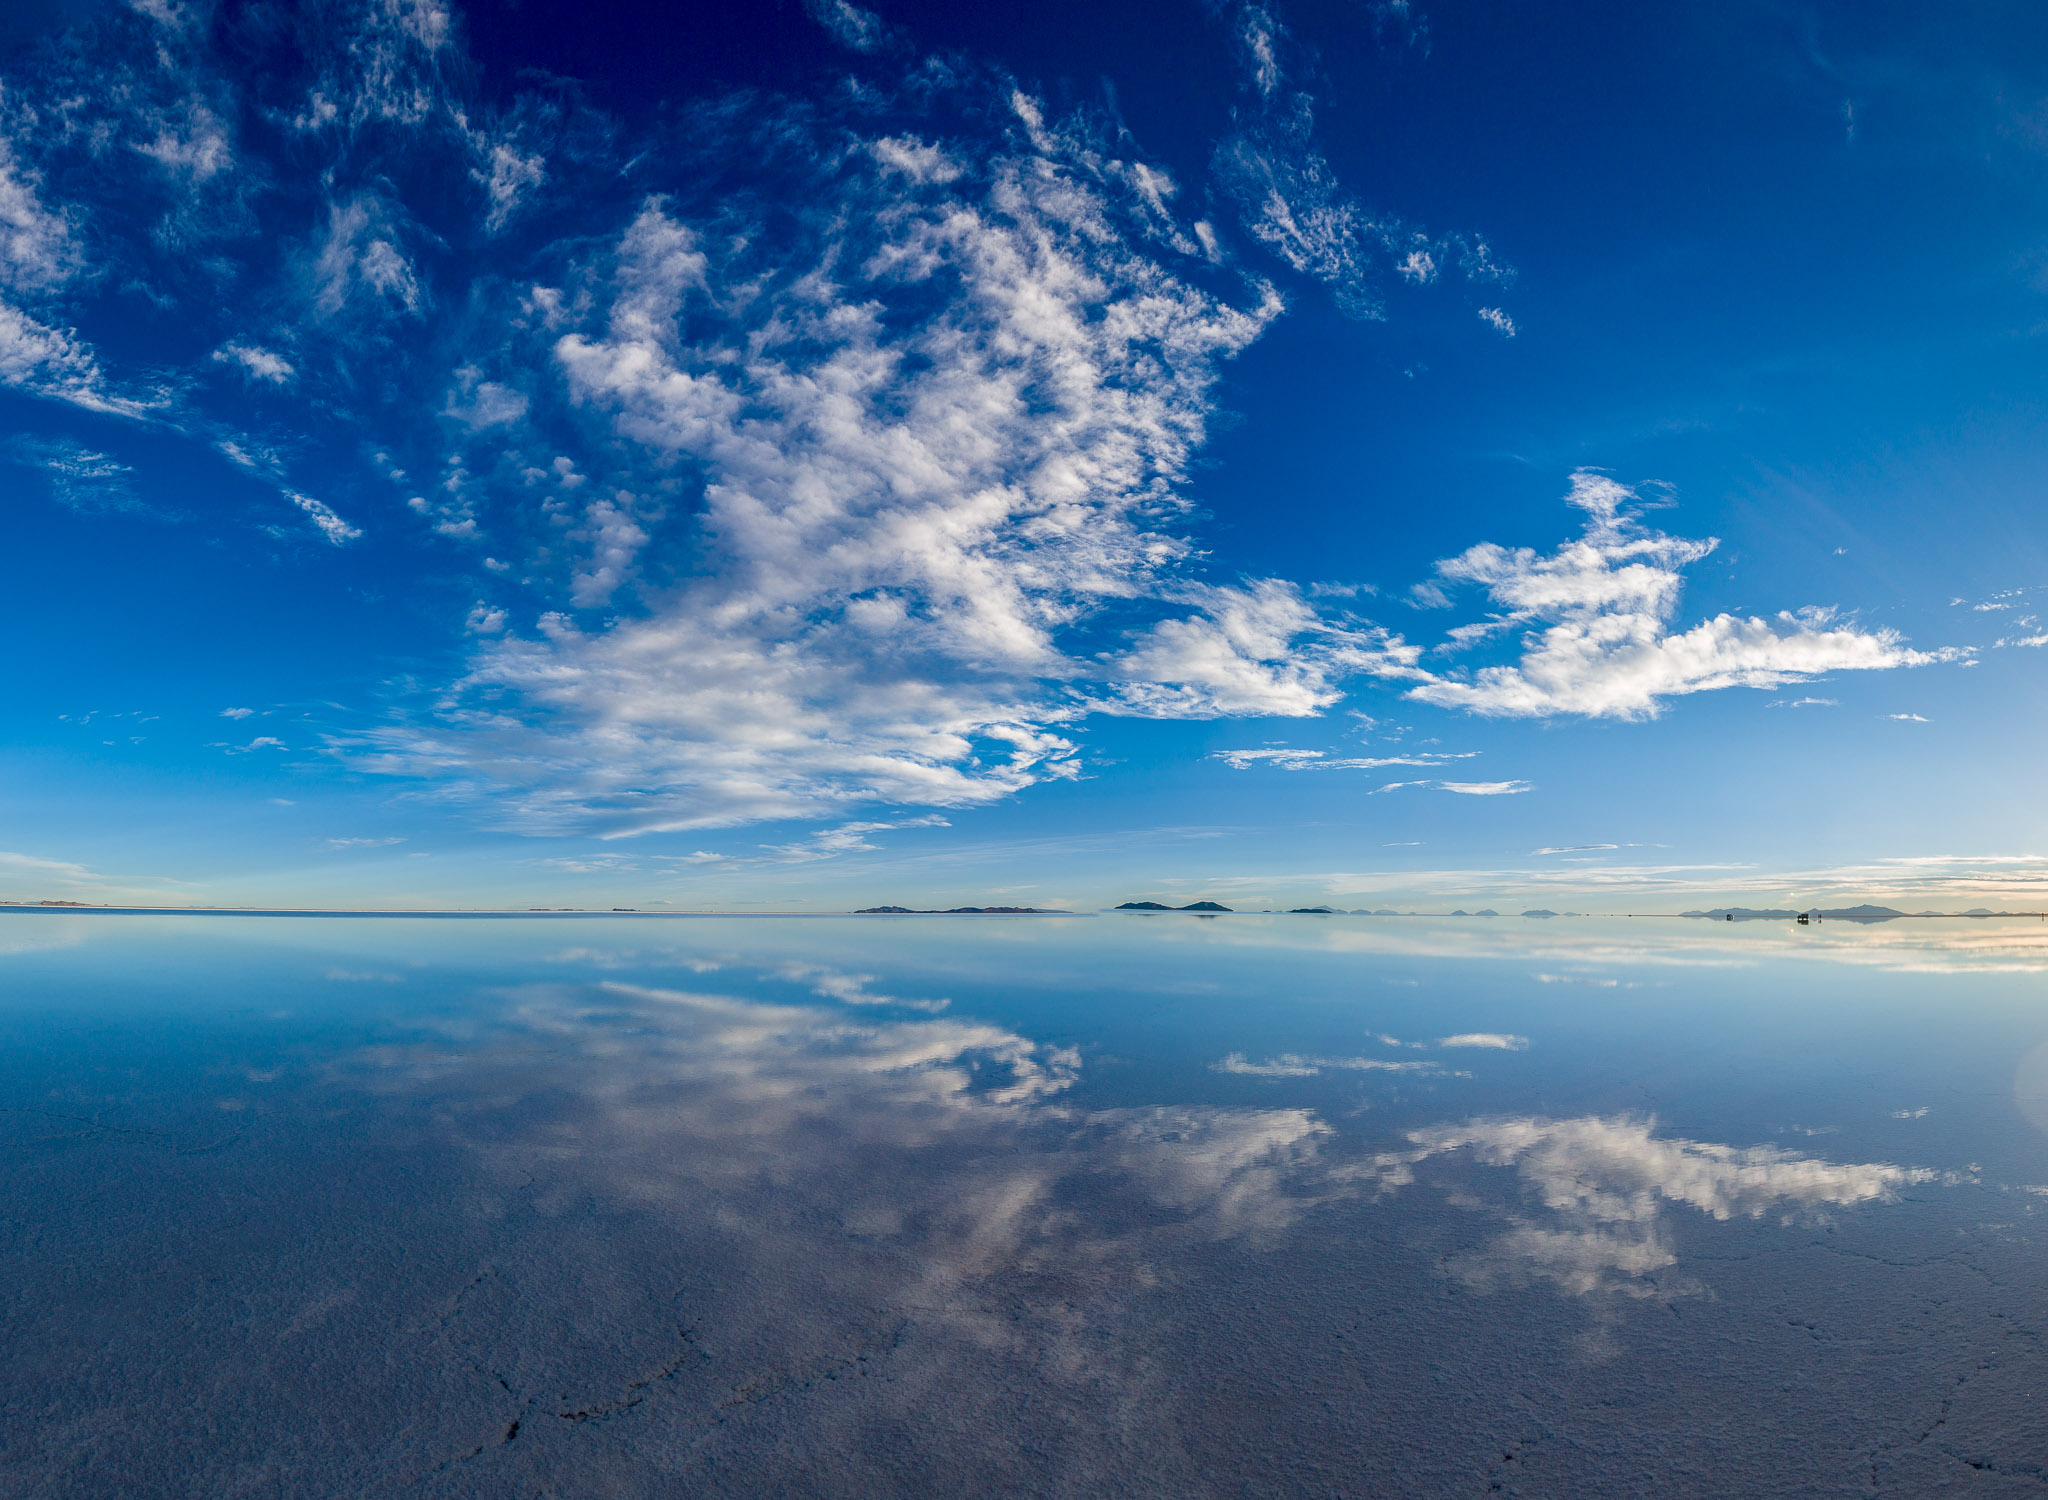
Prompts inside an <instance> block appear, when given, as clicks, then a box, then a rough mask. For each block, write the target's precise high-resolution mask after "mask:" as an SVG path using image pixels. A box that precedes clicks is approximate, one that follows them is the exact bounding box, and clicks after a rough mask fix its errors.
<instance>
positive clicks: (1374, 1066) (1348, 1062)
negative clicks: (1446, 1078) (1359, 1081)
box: [1209, 1052, 1443, 1078]
mask: <svg viewBox="0 0 2048 1500" xmlns="http://www.w3.org/2000/svg"><path fill="white" fill-rule="evenodd" d="M1326 1068H1334V1069H1336V1070H1338V1071H1340V1072H1352V1073H1428V1074H1441V1073H1442V1072H1443V1069H1442V1068H1440V1067H1438V1066H1437V1065H1436V1064H1435V1063H1433V1062H1392V1061H1389V1060H1388V1059H1386V1058H1383V1057H1304V1056H1302V1055H1301V1054H1299V1053H1295V1052H1283V1053H1282V1054H1281V1055H1280V1056H1278V1057H1272V1058H1268V1059H1266V1060H1265V1061H1264V1062H1252V1061H1251V1060H1250V1059H1248V1058H1247V1057H1246V1056H1245V1055H1244V1054H1243V1053H1242V1052H1233V1053H1231V1054H1230V1055H1229V1056H1228V1057H1226V1058H1224V1059H1223V1060H1222V1061H1220V1062H1213V1063H1210V1064H1209V1069H1210V1071H1211V1072H1215V1073H1239V1074H1242V1075H1244V1076H1245V1077H1247V1078H1312V1077H1314V1076H1315V1075H1316V1074H1318V1073H1321V1072H1322V1071H1323V1070H1324V1069H1326Z"/></svg>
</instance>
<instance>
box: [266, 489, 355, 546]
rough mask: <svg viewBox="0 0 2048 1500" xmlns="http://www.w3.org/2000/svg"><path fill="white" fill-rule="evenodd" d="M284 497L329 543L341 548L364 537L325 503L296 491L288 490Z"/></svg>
mask: <svg viewBox="0 0 2048 1500" xmlns="http://www.w3.org/2000/svg"><path fill="white" fill-rule="evenodd" d="M284 495H285V498H286V499H287V500H289V501H291V503H292V504H294V505H296V506H297V507H298V508H299V509H300V510H302V511H304V512H305V513H306V518H307V519H308V520H310V521H311V522H312V523H313V525H314V526H315V527H316V528H317V529H318V530H319V532H320V534H321V535H322V536H324V537H326V538H327V540H328V541H330V542H332V543H334V545H335V546H337V547H339V546H341V545H342V544H343V543H345V542H352V541H354V540H356V538H358V537H360V536H361V535H362V532H360V531H359V530H357V529H356V528H355V527H353V526H351V525H349V524H348V522H346V521H344V520H342V518H341V517H340V516H338V515H336V514H335V513H334V511H333V510H332V509H331V508H330V507H329V506H328V505H327V504H326V503H325V502H324V501H320V500H315V499H314V498H313V497H312V496H311V495H301V494H299V493H298V492H297V491H296V490H286V491H285V492H284Z"/></svg>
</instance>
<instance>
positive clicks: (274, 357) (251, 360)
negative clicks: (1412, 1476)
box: [213, 343, 298, 385]
mask: <svg viewBox="0 0 2048 1500" xmlns="http://www.w3.org/2000/svg"><path fill="white" fill-rule="evenodd" d="M213 362H214V363H215V364H219V365H233V366H235V367H236V368H237V369H239V370H241V371H242V373H243V374H244V375H246V376H248V377H249V378H250V379H251V380H267V381H269V382H270V383H271V384H272V385H289V384H291V381H292V377H293V376H294V375H296V374H297V373H298V372H297V371H296V370H294V369H293V368H292V363H291V361H290V360H288V359H286V358H285V357H284V356H283V355H281V354H273V353H271V352H270V350H268V349H263V348H259V347H258V346H257V345H255V344H237V343H227V344H222V345H221V346H220V347H219V348H218V349H216V350H214V351H213Z"/></svg>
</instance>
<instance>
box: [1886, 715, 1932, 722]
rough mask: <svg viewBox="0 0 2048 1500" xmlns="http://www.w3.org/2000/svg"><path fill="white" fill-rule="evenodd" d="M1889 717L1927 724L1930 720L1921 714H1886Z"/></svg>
mask: <svg viewBox="0 0 2048 1500" xmlns="http://www.w3.org/2000/svg"><path fill="white" fill-rule="evenodd" d="M1885 717H1886V718H1887V719H1901V720H1903V721H1905V722H1906V723H1908V724H1925V723H1927V722H1928V721H1927V720H1926V719H1925V718H1924V717H1922V716H1921V715H1919V714H1886V715H1885Z"/></svg>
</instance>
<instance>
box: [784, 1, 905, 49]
mask: <svg viewBox="0 0 2048 1500" xmlns="http://www.w3.org/2000/svg"><path fill="white" fill-rule="evenodd" d="M804 8H805V9H806V10H808V11H810V13H811V16H812V18H813V19H814V20H816V21H817V23H818V24H819V25H820V26H822V27H824V28H825V30H826V31H828V32H830V33H831V35H832V38H833V40H834V41H836V42H838V43H839V45H840V46H842V47H845V48H847V49H848V50H849V51H852V52H874V51H876V50H878V49H879V48H880V47H881V45H882V43H883V41H884V40H885V39H886V38H887V36H888V32H887V30H886V29H885V28H884V27H883V25H882V18H881V17H880V16H877V15H876V14H875V13H874V12H873V11H871V10H863V9H862V8H861V7H860V6H858V5H855V4H854V3H853V0H804Z"/></svg>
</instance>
